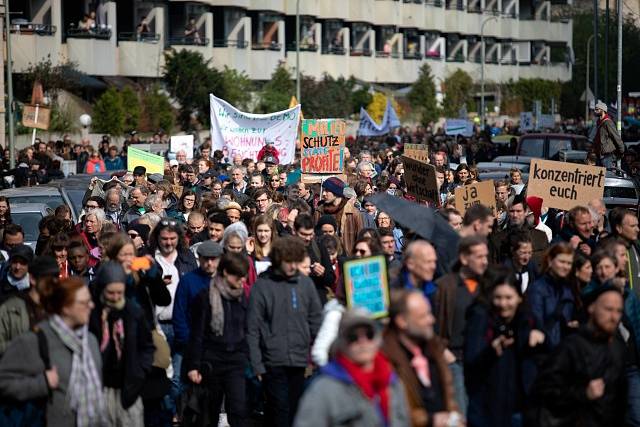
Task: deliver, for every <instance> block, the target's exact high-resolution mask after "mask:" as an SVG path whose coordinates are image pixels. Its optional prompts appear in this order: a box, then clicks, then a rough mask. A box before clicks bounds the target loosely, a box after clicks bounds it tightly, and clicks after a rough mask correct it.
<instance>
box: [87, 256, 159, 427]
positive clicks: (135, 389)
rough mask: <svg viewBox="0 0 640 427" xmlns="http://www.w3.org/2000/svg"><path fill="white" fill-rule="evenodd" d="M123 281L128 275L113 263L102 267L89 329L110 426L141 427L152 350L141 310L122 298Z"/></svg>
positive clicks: (148, 327)
mask: <svg viewBox="0 0 640 427" xmlns="http://www.w3.org/2000/svg"><path fill="white" fill-rule="evenodd" d="M126 282H127V274H126V273H125V271H124V269H123V268H122V265H120V263H118V262H117V261H107V262H105V263H103V264H102V265H101V266H100V268H99V269H98V272H97V274H96V280H95V282H94V284H95V294H94V298H93V301H94V304H95V307H94V309H93V310H92V312H91V316H90V318H89V331H91V333H93V334H94V335H95V336H96V338H97V339H98V343H99V345H100V354H101V355H102V378H103V386H104V398H105V401H106V407H107V412H108V419H109V425H127V426H135V427H138V426H139V427H142V426H144V410H143V404H142V398H141V397H140V393H141V392H142V389H143V386H144V384H145V380H146V377H147V375H148V374H149V373H150V372H151V368H152V364H153V355H154V351H155V346H154V344H153V339H152V337H151V329H150V325H149V324H148V322H147V320H146V319H145V316H144V312H143V310H142V308H140V306H139V305H138V304H136V303H134V302H133V301H130V300H128V299H127V298H126V297H125V288H126Z"/></svg>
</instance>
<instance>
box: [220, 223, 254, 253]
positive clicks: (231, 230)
mask: <svg viewBox="0 0 640 427" xmlns="http://www.w3.org/2000/svg"><path fill="white" fill-rule="evenodd" d="M231 237H238V238H240V240H242V244H243V245H244V244H245V242H246V241H247V239H248V238H249V230H247V226H246V225H244V223H243V222H234V223H233V224H230V225H229V226H228V227H227V228H225V229H224V234H223V235H222V242H221V243H222V247H225V246H226V245H227V241H228V240H229V239H230V238H231Z"/></svg>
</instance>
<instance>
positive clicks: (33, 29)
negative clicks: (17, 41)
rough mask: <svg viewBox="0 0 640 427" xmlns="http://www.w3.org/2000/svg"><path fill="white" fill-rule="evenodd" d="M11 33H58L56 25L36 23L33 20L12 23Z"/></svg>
mask: <svg viewBox="0 0 640 427" xmlns="http://www.w3.org/2000/svg"><path fill="white" fill-rule="evenodd" d="M10 28H11V29H10V31H11V34H26V35H29V34H35V35H37V36H52V35H54V34H55V33H56V31H57V27H56V26H55V25H44V24H35V23H33V22H24V23H18V24H15V23H14V24H11V27H10Z"/></svg>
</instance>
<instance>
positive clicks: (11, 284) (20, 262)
mask: <svg viewBox="0 0 640 427" xmlns="http://www.w3.org/2000/svg"><path fill="white" fill-rule="evenodd" d="M32 260H33V250H32V249H31V247H29V246H27V245H24V244H21V245H16V246H14V247H13V248H12V249H11V250H10V251H9V260H8V262H7V263H6V264H5V265H4V266H3V268H2V270H3V271H2V280H1V281H0V298H3V297H5V296H7V295H10V294H13V293H15V292H18V291H23V290H25V289H29V267H28V266H29V263H30V262H31V261H32Z"/></svg>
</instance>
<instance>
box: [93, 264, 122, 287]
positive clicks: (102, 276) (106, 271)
mask: <svg viewBox="0 0 640 427" xmlns="http://www.w3.org/2000/svg"><path fill="white" fill-rule="evenodd" d="M126 282H127V274H126V273H125V272H124V269H123V268H122V265H120V263H119V262H116V261H107V262H106V263H104V264H102V265H101V266H100V268H99V269H98V273H97V274H96V282H95V283H96V289H98V290H99V291H100V292H102V290H103V289H104V287H105V286H107V285H108V284H109V283H126Z"/></svg>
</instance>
